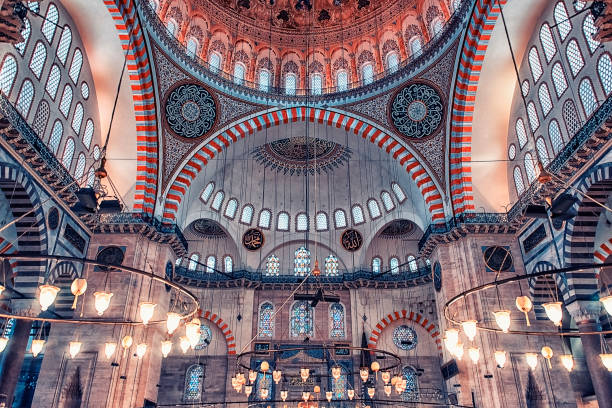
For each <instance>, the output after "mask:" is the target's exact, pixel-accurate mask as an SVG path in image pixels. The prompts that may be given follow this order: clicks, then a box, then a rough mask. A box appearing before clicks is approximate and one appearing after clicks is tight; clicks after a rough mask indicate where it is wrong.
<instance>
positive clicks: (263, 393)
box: [245, 386, 269, 399]
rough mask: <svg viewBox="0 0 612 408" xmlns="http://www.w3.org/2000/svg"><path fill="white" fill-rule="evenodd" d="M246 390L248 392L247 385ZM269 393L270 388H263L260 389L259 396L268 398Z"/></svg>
mask: <svg viewBox="0 0 612 408" xmlns="http://www.w3.org/2000/svg"><path fill="white" fill-rule="evenodd" d="M245 392H246V386H245ZM268 393H269V391H268V389H267V388H262V389H261V390H259V396H260V397H261V398H262V399H266V398H268Z"/></svg>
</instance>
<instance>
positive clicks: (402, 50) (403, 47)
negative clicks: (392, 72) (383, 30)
mask: <svg viewBox="0 0 612 408" xmlns="http://www.w3.org/2000/svg"><path fill="white" fill-rule="evenodd" d="M395 36H396V37H397V42H398V44H399V49H400V57H401V59H402V61H404V60H406V59H407V58H408V53H407V52H406V43H405V42H404V36H403V35H402V33H401V32H398V33H395Z"/></svg>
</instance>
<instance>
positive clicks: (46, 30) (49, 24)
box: [42, 3, 59, 44]
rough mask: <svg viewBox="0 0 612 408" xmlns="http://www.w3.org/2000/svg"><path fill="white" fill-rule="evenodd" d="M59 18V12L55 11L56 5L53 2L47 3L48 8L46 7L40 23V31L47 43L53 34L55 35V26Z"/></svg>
mask: <svg viewBox="0 0 612 408" xmlns="http://www.w3.org/2000/svg"><path fill="white" fill-rule="evenodd" d="M58 19H59V13H58V12H57V7H55V4H53V3H51V4H49V8H47V15H45V19H44V20H43V25H42V33H43V35H44V36H45V38H46V39H47V41H49V44H50V43H52V42H53V36H54V35H55V26H56V24H57V21H58Z"/></svg>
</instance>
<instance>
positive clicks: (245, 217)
mask: <svg viewBox="0 0 612 408" xmlns="http://www.w3.org/2000/svg"><path fill="white" fill-rule="evenodd" d="M240 222H241V223H243V224H246V225H251V222H253V206H252V205H250V204H247V205H245V206H244V207H243V208H242V214H241V215H240Z"/></svg>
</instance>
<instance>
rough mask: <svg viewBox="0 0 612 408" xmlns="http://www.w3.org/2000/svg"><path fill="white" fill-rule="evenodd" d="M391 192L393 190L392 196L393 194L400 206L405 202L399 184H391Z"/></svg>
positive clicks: (404, 195) (404, 196) (404, 194)
mask: <svg viewBox="0 0 612 408" xmlns="http://www.w3.org/2000/svg"><path fill="white" fill-rule="evenodd" d="M391 190H393V194H395V198H397V201H399V202H400V204H401V203H403V202H404V200H406V193H404V190H402V188H401V187H400V185H399V184H397V183H391Z"/></svg>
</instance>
